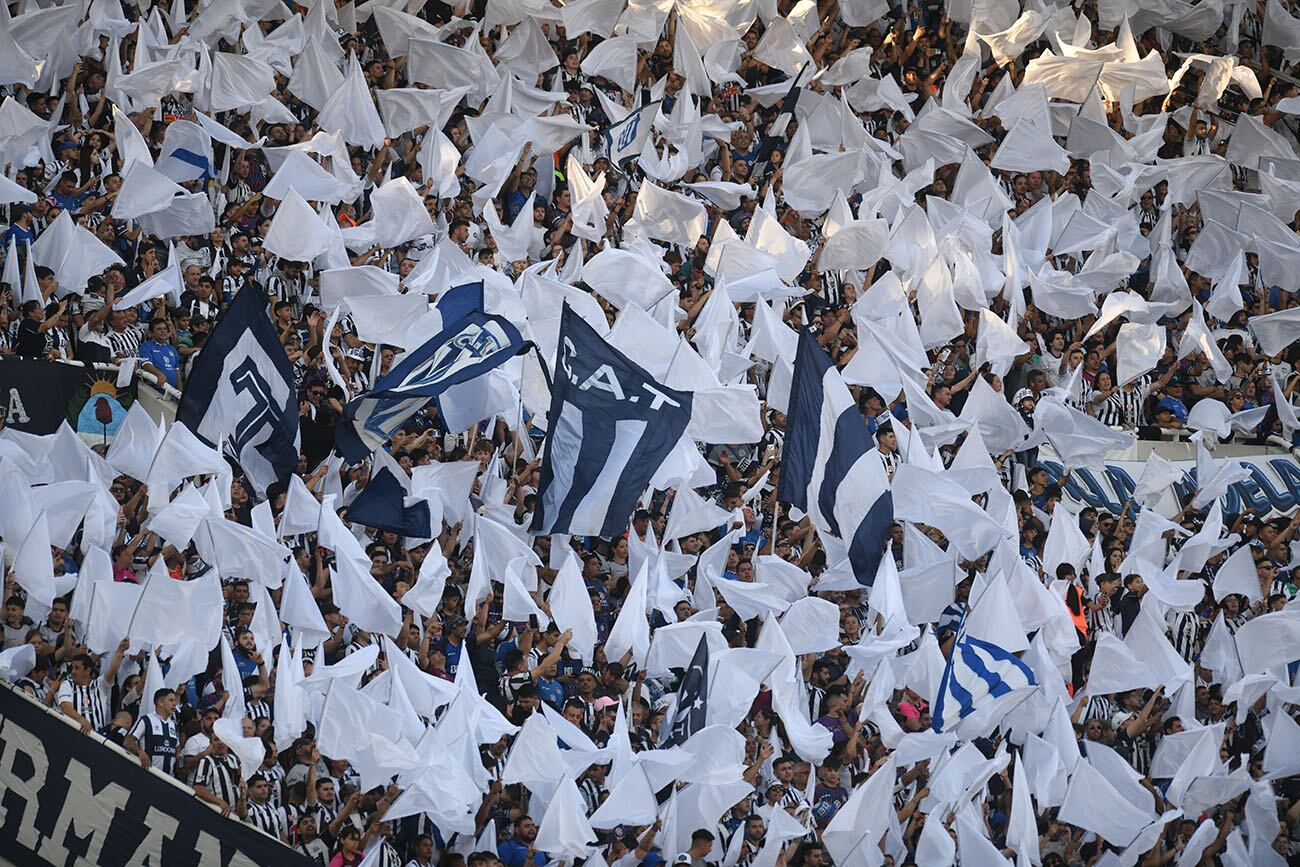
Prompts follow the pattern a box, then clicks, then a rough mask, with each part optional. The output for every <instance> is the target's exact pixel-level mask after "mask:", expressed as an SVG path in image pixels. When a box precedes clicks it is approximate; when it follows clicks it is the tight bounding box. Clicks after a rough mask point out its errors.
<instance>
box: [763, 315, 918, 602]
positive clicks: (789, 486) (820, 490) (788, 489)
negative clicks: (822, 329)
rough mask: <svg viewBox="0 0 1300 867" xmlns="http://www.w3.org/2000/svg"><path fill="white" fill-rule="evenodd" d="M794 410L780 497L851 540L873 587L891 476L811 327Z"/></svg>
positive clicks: (855, 561) (803, 340)
mask: <svg viewBox="0 0 1300 867" xmlns="http://www.w3.org/2000/svg"><path fill="white" fill-rule="evenodd" d="M788 417H789V421H788V422H787V428H786V441H785V455H784V464H785V466H784V469H783V472H782V473H781V481H780V484H779V486H778V489H777V499H778V500H780V501H781V502H784V503H789V504H790V505H792V506H794V507H796V508H798V509H800V510H802V511H805V512H807V513H808V514H809V515H810V516H811V517H812V520H813V524H814V525H815V526H816V527H817V529H818V530H819V531H821V532H825V533H830V534H831V535H833V536H836V537H838V538H840V539H843V540H844V541H846V542H847V543H848V548H849V563H850V565H851V566H852V567H853V573H854V575H856V576H857V579H858V581H859V582H861V583H862V584H864V585H867V586H870V584H871V582H872V581H874V580H875V575H876V570H877V567H878V566H879V565H880V557H881V554H882V552H883V551H884V545H885V539H886V537H887V536H888V535H889V530H890V526H891V525H892V524H893V520H894V507H893V497H892V496H891V494H890V492H889V479H888V477H887V476H886V475H885V468H884V464H882V463H881V461H880V458H879V457H878V456H877V455H875V454H872V452H873V451H875V444H874V443H873V442H872V437H871V434H870V433H869V432H868V431H867V426H866V423H865V422H864V421H863V420H862V415H861V414H860V413H859V412H858V408H857V405H856V404H855V403H854V402H853V396H852V394H850V392H849V388H848V386H847V385H845V384H844V379H843V378H842V377H841V376H840V373H839V371H838V370H836V369H835V365H834V364H832V363H831V359H830V356H829V355H827V354H826V350H824V349H822V348H821V346H819V345H818V343H817V339H816V338H815V337H813V336H812V334H810V333H809V332H808V331H804V332H803V333H802V334H800V336H799V351H798V354H797V355H796V356H795V362H794V382H793V384H792V385H791V388H790V411H789V413H788Z"/></svg>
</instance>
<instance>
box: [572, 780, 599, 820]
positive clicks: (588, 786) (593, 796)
mask: <svg viewBox="0 0 1300 867" xmlns="http://www.w3.org/2000/svg"><path fill="white" fill-rule="evenodd" d="M578 792H579V793H581V794H582V800H583V802H584V803H585V804H586V807H587V815H589V816H590V815H591V814H592V813H594V812H596V808H597V807H599V806H600V796H601V793H602V792H604V787H603V786H600V785H598V784H597V783H596V781H595V780H593V779H591V778H590V777H583V778H582V779H581V780H579V781H578Z"/></svg>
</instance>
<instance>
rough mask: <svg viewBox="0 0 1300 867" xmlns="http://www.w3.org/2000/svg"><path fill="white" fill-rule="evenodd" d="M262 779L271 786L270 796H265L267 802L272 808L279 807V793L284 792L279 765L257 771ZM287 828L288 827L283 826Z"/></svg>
mask: <svg viewBox="0 0 1300 867" xmlns="http://www.w3.org/2000/svg"><path fill="white" fill-rule="evenodd" d="M258 773H259V774H261V775H262V778H263V779H264V780H266V781H268V782H269V783H270V784H271V794H270V795H268V796H267V799H266V800H267V802H268V803H270V804H271V806H273V807H277V808H278V807H279V806H280V798H281V793H282V792H283V791H284V778H285V772H284V768H282V767H280V765H279V763H278V762H277V763H274V764H272V765H271V767H269V768H262V769H260V770H259V771H258ZM285 827H286V828H287V827H288V825H285Z"/></svg>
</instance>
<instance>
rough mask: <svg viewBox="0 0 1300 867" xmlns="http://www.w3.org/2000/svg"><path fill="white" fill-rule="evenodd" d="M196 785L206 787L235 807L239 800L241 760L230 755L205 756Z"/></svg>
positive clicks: (201, 762) (195, 781) (200, 763)
mask: <svg viewBox="0 0 1300 867" xmlns="http://www.w3.org/2000/svg"><path fill="white" fill-rule="evenodd" d="M194 785H195V786H206V787H207V788H208V791H210V792H212V794H214V795H216V796H217V797H218V798H220V799H221V800H223V801H225V802H226V803H227V804H230V805H231V806H234V804H235V802H236V801H238V800H239V759H237V758H235V757H234V756H232V755H230V754H229V753H227V754H226V755H224V756H215V755H207V756H204V757H203V758H202V759H201V760H200V761H199V767H198V770H197V771H196V772H195V774H194Z"/></svg>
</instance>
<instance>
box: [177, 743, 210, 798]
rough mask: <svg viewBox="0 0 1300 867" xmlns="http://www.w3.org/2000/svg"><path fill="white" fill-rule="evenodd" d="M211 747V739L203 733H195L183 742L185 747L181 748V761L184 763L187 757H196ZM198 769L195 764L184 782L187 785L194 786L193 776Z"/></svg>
mask: <svg viewBox="0 0 1300 867" xmlns="http://www.w3.org/2000/svg"><path fill="white" fill-rule="evenodd" d="M211 745H212V739H211V738H209V737H208V736H207V735H205V734H204V733H203V732H197V733H196V734H193V735H191V736H190V739H189V740H187V741H186V742H185V746H183V747H181V760H182V761H184V759H185V758H186V757H187V756H197V755H198V754H199V753H201V752H203V751H204V750H206V749H207V748H208V747H210V746H211ZM198 769H199V766H198V765H197V764H196V765H195V766H194V770H192V771H190V772H189V775H188V778H187V779H186V781H185V782H187V783H189V784H190V785H191V786H192V785H194V774H195V772H196V771H198Z"/></svg>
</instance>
